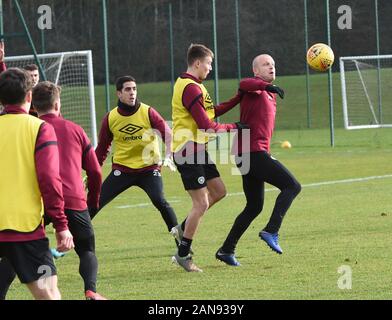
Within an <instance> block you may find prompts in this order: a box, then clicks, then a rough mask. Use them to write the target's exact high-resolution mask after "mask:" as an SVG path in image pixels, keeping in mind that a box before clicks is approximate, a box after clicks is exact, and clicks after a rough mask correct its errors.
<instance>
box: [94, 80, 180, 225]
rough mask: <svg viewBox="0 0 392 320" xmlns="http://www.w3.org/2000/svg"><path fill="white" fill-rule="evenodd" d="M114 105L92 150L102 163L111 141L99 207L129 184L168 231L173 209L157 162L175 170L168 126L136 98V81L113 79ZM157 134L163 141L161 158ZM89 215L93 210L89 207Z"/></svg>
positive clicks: (175, 218)
mask: <svg viewBox="0 0 392 320" xmlns="http://www.w3.org/2000/svg"><path fill="white" fill-rule="evenodd" d="M116 89H117V96H118V99H119V100H118V105H117V107H116V108H114V109H113V110H112V111H110V112H109V113H108V114H106V116H105V117H104V119H103V121H102V126H101V131H100V133H99V143H98V146H97V148H96V150H95V152H96V154H97V158H98V162H99V164H100V165H101V166H102V164H103V162H104V161H105V159H106V157H107V154H108V152H109V148H110V146H111V144H112V142H113V144H114V153H113V159H112V162H113V163H112V171H111V173H110V174H109V176H108V177H107V178H106V180H105V181H104V182H103V184H102V191H101V197H100V200H99V209H98V210H101V209H102V208H103V207H104V206H105V205H106V204H108V203H109V202H110V201H112V200H113V199H114V198H115V197H117V196H118V195H119V194H120V193H122V192H123V191H125V190H127V189H128V188H130V187H132V186H137V187H139V188H141V189H143V190H144V191H145V192H146V193H147V195H148V196H149V198H150V200H151V202H152V203H153V205H154V206H155V207H156V208H157V209H158V210H159V212H160V213H161V215H162V218H163V220H164V221H165V223H166V226H167V228H168V230H169V231H170V230H171V229H172V228H173V227H174V226H175V225H177V217H176V215H175V213H174V210H173V208H172V207H171V206H170V204H169V203H168V202H167V201H166V199H165V196H164V193H163V184H162V177H161V163H163V165H167V166H168V167H169V168H170V169H172V170H175V166H174V164H173V162H172V160H171V150H170V149H171V129H170V128H169V126H168V125H167V123H166V122H165V120H164V119H163V118H162V116H161V115H160V114H159V113H158V112H157V111H156V110H155V109H154V108H152V107H150V106H148V105H146V104H144V103H142V102H140V101H139V100H138V99H137V87H136V80H135V79H134V78H133V77H131V76H124V77H121V78H119V79H117V81H116ZM158 136H160V137H161V138H162V140H163V141H165V145H166V157H165V159H164V161H163V162H162V161H161V154H160V151H159V144H158ZM90 209H91V210H89V211H90V215H91V218H93V217H94V216H95V215H96V214H97V210H94V209H93V208H90Z"/></svg>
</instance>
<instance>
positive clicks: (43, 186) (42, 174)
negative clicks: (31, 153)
mask: <svg viewBox="0 0 392 320" xmlns="http://www.w3.org/2000/svg"><path fill="white" fill-rule="evenodd" d="M4 112H5V113H6V114H7V113H9V114H26V112H25V111H24V110H23V109H22V108H21V107H19V106H11V105H10V106H6V107H5V110H4ZM35 146H36V147H35V169H36V173H37V178H38V185H39V189H40V191H41V194H42V200H43V203H44V207H45V213H46V214H47V215H48V216H49V217H50V219H51V220H52V222H53V226H54V227H55V229H56V231H57V232H61V231H64V230H67V229H68V222H67V218H66V216H65V215H64V199H63V191H62V185H61V178H60V169H59V167H60V165H59V153H58V148H57V138H56V133H55V131H54V129H53V127H52V126H51V125H49V124H47V123H43V124H42V125H41V127H40V129H39V132H38V136H37V141H36V143H35ZM12 196H14V197H17V196H18V195H12ZM43 238H45V230H44V227H43V225H40V226H39V227H38V228H37V229H36V230H35V231H33V232H29V233H21V232H16V231H2V232H0V242H19V241H31V240H38V239H43Z"/></svg>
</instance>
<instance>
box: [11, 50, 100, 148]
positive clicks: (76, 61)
mask: <svg viewBox="0 0 392 320" xmlns="http://www.w3.org/2000/svg"><path fill="white" fill-rule="evenodd" d="M38 58H39V60H40V63H41V64H42V68H43V69H44V72H45V75H46V79H47V80H48V81H51V82H54V83H56V84H58V85H59V86H61V114H62V115H63V117H64V118H65V119H68V120H71V121H74V122H76V123H77V124H79V125H80V126H82V127H83V129H84V130H85V131H86V133H87V135H88V136H89V138H90V140H91V142H92V144H93V145H94V146H96V145H97V128H96V119H95V98H94V77H93V63H92V54H91V51H90V50H89V51H73V52H59V53H47V54H39V55H38ZM5 63H6V65H7V68H11V67H19V68H23V67H25V66H26V65H28V64H33V63H36V62H35V59H34V56H33V55H28V56H14V57H6V58H5ZM41 80H42V79H41Z"/></svg>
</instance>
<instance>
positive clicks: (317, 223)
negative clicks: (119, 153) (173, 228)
mask: <svg viewBox="0 0 392 320" xmlns="http://www.w3.org/2000/svg"><path fill="white" fill-rule="evenodd" d="M318 77H320V82H318V83H316V84H315V85H318V86H320V88H323V90H324V91H326V89H325V88H324V87H323V85H325V82H324V80H325V79H324V78H321V76H318ZM223 82H224V81H223ZM227 83H228V84H231V87H230V86H229V87H230V88H229V89H227V92H232V91H233V90H234V88H235V85H234V83H235V81H231V82H229V81H228V82H227ZM283 83H284V87H285V88H286V92H288V94H289V93H292V92H296V90H297V88H299V87H301V90H302V89H303V88H304V86H303V81H302V82H300V81H299V78H296V77H287V78H285V79H283V80H282V86H283ZM165 86H166V87H165ZM222 86H223V84H222ZM155 88H159V85H152V84H148V85H141V86H140V87H139V95H141V96H144V95H146V96H147V94H148V96H147V98H146V99H143V100H145V102H147V103H150V104H152V105H156V106H157V107H161V110H164V111H163V112H162V113H163V114H164V115H165V116H168V115H169V113H168V112H169V111H168V110H169V109H167V108H168V106H169V105H167V108H166V107H165V108H164V107H163V106H164V105H165V103H168V104H169V103H170V101H167V94H166V93H167V92H170V86H169V85H167V84H164V85H162V89H161V90H158V89H157V90H155ZM324 91H323V93H322V94H321V93H320V94H318V95H317V99H318V100H319V101H322V110H321V108H316V106H314V113H313V116H314V125H315V127H316V129H311V130H306V129H304V128H305V126H306V110H305V107H304V106H305V104H304V102H305V97H304V96H303V93H301V94H298V96H297V98H296V99H291V101H292V102H293V105H291V106H289V105H288V104H284V105H282V109H285V111H284V112H283V111H280V113H279V114H278V117H277V127H278V128H279V129H280V130H277V131H276V133H275V136H274V142H278V141H282V140H289V141H290V142H291V143H292V145H293V148H292V149H281V148H280V147H279V143H276V144H274V145H273V148H272V154H273V155H274V156H275V157H276V158H278V159H279V160H280V161H281V162H283V163H284V164H285V165H286V166H287V167H288V168H289V169H290V170H291V171H292V172H293V173H294V174H295V176H296V177H297V178H298V180H299V181H300V182H301V184H302V185H303V189H302V192H301V194H300V195H299V196H298V198H297V199H296V201H295V202H294V203H293V205H292V207H291V209H290V210H289V212H288V214H287V216H286V219H285V220H284V223H283V226H282V229H281V233H280V234H281V240H280V244H281V246H282V248H283V250H284V254H283V255H281V256H278V255H277V254H275V253H273V252H272V251H271V250H270V249H269V248H268V247H267V246H266V245H265V244H264V243H262V242H261V241H260V239H259V238H258V232H259V230H260V229H261V228H262V227H264V225H265V224H266V222H267V220H268V218H269V216H270V214H271V211H272V208H273V205H274V201H275V199H276V197H277V195H278V191H277V190H276V189H274V188H272V187H271V186H269V185H267V186H266V189H267V192H266V195H265V205H264V210H263V212H262V214H261V215H260V216H259V217H258V218H257V219H256V220H255V221H254V223H253V224H252V225H251V226H250V228H249V229H248V231H247V232H246V233H245V234H244V236H243V238H242V239H241V241H240V243H239V245H238V248H237V258H238V259H239V261H240V262H241V264H242V266H241V267H239V268H233V267H228V266H226V265H224V264H222V263H220V262H218V261H216V260H215V257H214V255H215V252H216V250H217V249H218V248H219V246H220V245H221V244H222V242H223V240H224V239H225V237H226V235H227V232H228V231H229V229H230V227H231V225H232V223H233V221H234V219H235V217H236V216H237V215H238V214H239V213H240V212H241V210H242V209H243V207H244V205H245V199H244V196H243V194H242V185H241V178H240V176H237V175H232V168H233V166H232V165H219V169H220V172H221V175H222V178H223V180H224V182H225V184H226V187H227V192H228V196H227V197H226V198H225V199H223V200H222V201H221V202H220V203H218V204H217V205H216V206H214V207H213V208H212V209H211V210H210V211H209V212H208V213H207V214H206V216H205V217H204V219H203V221H202V224H201V225H200V228H199V232H198V234H197V236H196V238H195V240H194V244H193V248H194V251H195V256H194V259H195V262H196V263H197V265H198V266H199V267H201V268H202V269H203V270H204V272H203V273H201V274H192V273H186V272H185V271H183V270H182V269H181V268H180V267H177V266H175V265H173V264H172V263H171V256H172V255H173V254H174V252H175V246H174V241H173V239H172V238H171V236H170V235H169V233H168V232H167V230H166V229H165V226H164V223H163V220H162V219H161V217H160V214H159V213H158V211H157V210H156V209H155V208H154V207H153V206H152V205H151V204H150V202H149V200H148V198H147V196H146V195H145V194H144V193H143V192H142V191H141V190H139V189H137V188H132V189H130V190H128V191H126V192H124V193H123V194H121V195H120V196H119V197H118V198H116V199H115V200H114V201H113V202H112V203H110V204H109V205H108V206H107V207H105V208H104V209H103V210H102V211H101V212H100V213H99V215H98V216H97V218H96V219H95V220H94V227H95V232H96V246H97V256H98V259H99V262H100V266H99V281H98V290H99V292H100V293H102V294H103V295H105V296H107V297H108V298H110V299H195V300H197V299H207V300H208V299H218V300H220V299H232V300H241V299H257V300H262V299H268V300H269V299H391V298H392V293H391V290H390V287H391V277H390V274H391V263H390V262H391V261H392V252H391V250H390V248H391V245H392V238H391V236H390V232H391V229H392V204H391V200H390V199H391V189H392V188H391V185H392V175H391V174H392V172H391V157H392V148H391V146H392V131H391V130H390V129H374V130H359V131H345V130H343V129H341V128H338V129H337V130H336V146H335V148H331V147H330V146H329V130H328V129H326V127H327V125H328V113H327V112H328V108H327V102H326V101H327V96H326V92H324ZM225 92H226V91H225ZM316 92H317V91H316ZM100 94H102V91H101V90H97V96H99V95H100ZM339 94H340V92H339ZM222 96H225V94H223V95H222ZM228 96H229V95H227V97H228ZM165 99H166V100H165ZM313 99H316V97H314V98H313ZM335 99H336V100H339V99H340V96H338V94H337V93H336V96H335ZM98 100H99V98H98ZM102 101H103V100H102ZM336 103H338V102H336ZM337 106H339V108H340V109H341V106H340V104H339V105H337ZM339 114H340V116H341V112H340V111H339V112H338V111H337V114H336V119H338V118H339ZM102 115H103V108H102V107H101V108H100V112H99V115H98V117H97V118H98V119H100V118H101V117H102ZM230 117H232V119H234V117H235V116H233V115H232V116H230V115H229V116H227V119H229V120H230ZM340 120H341V118H340ZM293 123H294V124H298V125H294V126H293V125H292V124H293ZM290 124H291V125H290ZM285 127H291V128H292V129H291V130H283V128H285ZM109 170H110V165H109V164H108V163H107V164H106V165H105V166H104V176H106V175H107V174H108V172H109ZM163 178H164V182H165V193H166V196H167V199H168V200H169V202H170V203H171V204H172V206H173V207H174V209H175V211H176V213H177V216H178V218H179V220H182V219H183V218H184V217H185V216H186V214H187V212H188V211H189V209H190V207H191V203H190V198H189V197H188V195H187V194H186V192H185V191H184V190H183V187H182V183H181V180H180V176H179V174H178V173H177V172H176V173H171V172H169V171H168V170H166V169H165V170H164V171H163ZM49 235H50V238H51V239H53V234H52V233H51V232H50V233H49ZM52 243H54V242H52ZM56 263H57V267H58V273H59V287H60V289H61V292H62V295H63V298H64V299H83V283H82V281H81V278H80V276H79V275H78V259H77V256H76V254H75V253H74V252H71V253H69V254H68V255H67V256H66V257H65V258H63V259H61V260H58V261H57V262H56ZM341 266H348V267H349V268H351V271H352V288H351V289H346V290H343V289H339V287H338V281H339V278H340V277H341V276H342V274H340V273H338V269H339V268H340V267H341ZM9 299H30V295H29V293H28V291H27V289H26V288H25V287H23V286H22V285H20V284H19V282H18V281H16V282H15V283H14V284H13V285H12V287H11V289H10V293H9Z"/></svg>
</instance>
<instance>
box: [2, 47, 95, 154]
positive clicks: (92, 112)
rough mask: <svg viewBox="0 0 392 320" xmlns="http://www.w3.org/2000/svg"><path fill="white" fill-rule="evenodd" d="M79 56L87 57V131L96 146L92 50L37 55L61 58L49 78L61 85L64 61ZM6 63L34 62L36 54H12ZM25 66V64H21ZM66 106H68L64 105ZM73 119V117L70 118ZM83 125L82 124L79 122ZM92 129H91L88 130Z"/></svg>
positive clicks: (41, 57)
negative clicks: (54, 72)
mask: <svg viewBox="0 0 392 320" xmlns="http://www.w3.org/2000/svg"><path fill="white" fill-rule="evenodd" d="M77 56H83V57H86V59H87V61H86V62H87V82H88V83H87V87H88V98H89V106H88V107H89V115H90V119H89V121H88V122H90V126H91V132H87V130H86V132H87V134H88V135H89V137H90V139H91V142H92V144H93V145H94V147H96V146H97V144H98V138H97V125H96V115H95V92H94V73H93V59H92V52H91V50H85V51H69V52H57V53H44V54H38V55H37V57H38V59H40V60H41V59H45V58H57V59H59V62H58V63H57V65H58V66H57V65H56V67H58V71H57V72H56V76H55V78H53V79H47V80H48V81H52V82H54V83H55V84H59V85H60V86H61V83H58V82H59V79H60V74H61V69H62V66H63V62H64V60H65V59H66V58H68V57H77ZM4 60H5V63H6V64H7V63H9V62H16V61H29V60H32V62H31V63H35V62H34V55H23V56H12V57H5V59H4ZM20 67H23V66H20ZM64 107H66V106H64ZM69 120H71V121H72V120H73V119H69ZM78 124H79V125H81V126H82V127H83V125H82V124H80V123H78ZM88 131H90V130H88Z"/></svg>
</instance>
